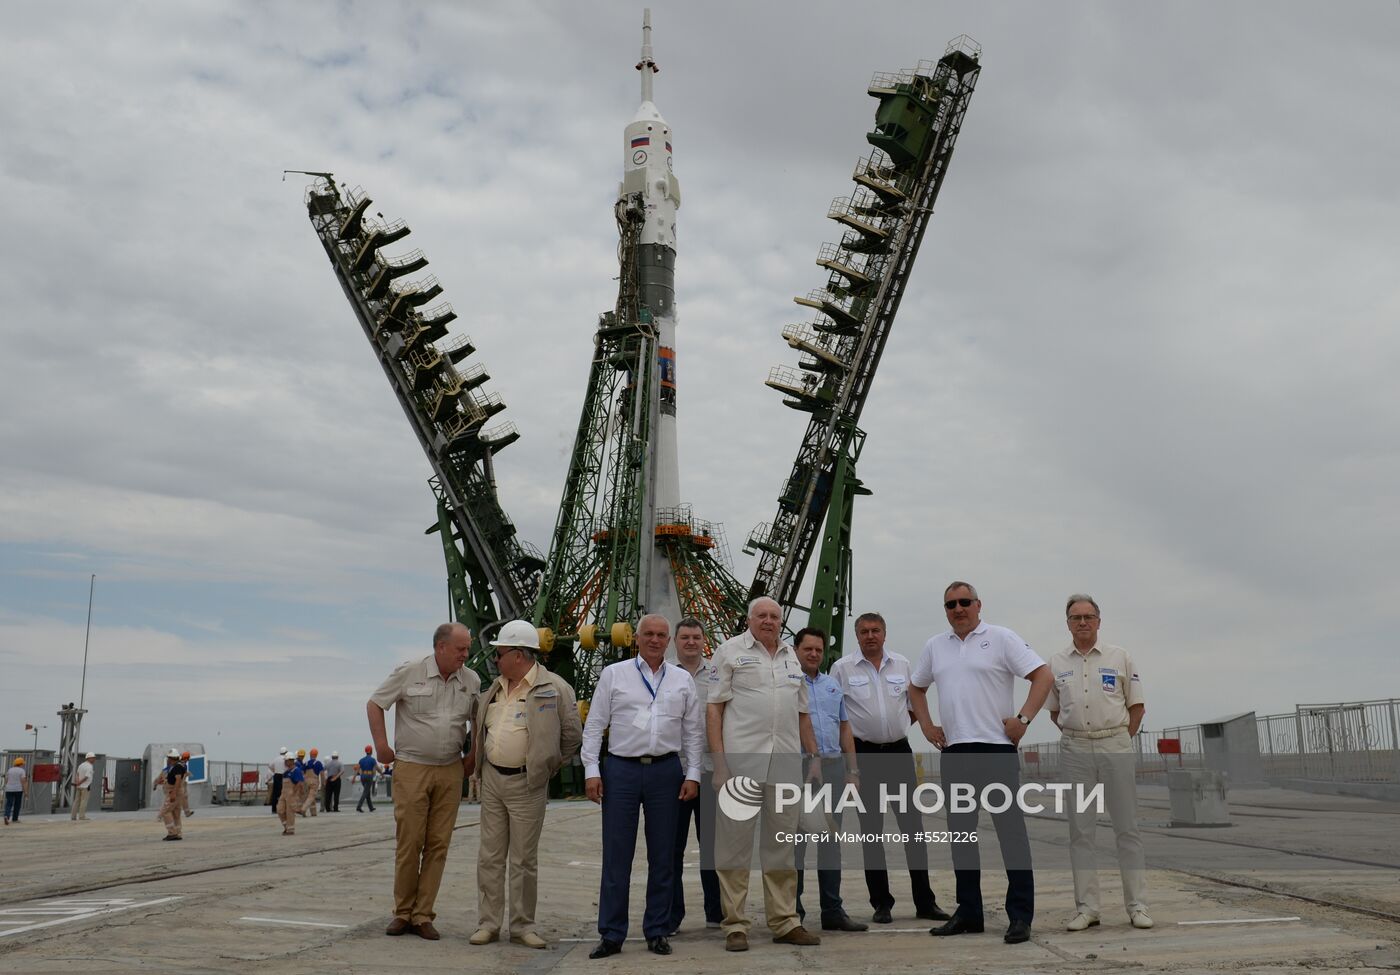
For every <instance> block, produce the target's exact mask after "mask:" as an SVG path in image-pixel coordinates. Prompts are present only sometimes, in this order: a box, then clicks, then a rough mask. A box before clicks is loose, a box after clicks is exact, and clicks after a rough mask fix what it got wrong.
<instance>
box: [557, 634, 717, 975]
mask: <svg viewBox="0 0 1400 975" xmlns="http://www.w3.org/2000/svg"><path fill="white" fill-rule="evenodd" d="M670 642H671V625H670V624H669V623H668V622H666V618H665V617H664V616H660V615H658V614H655V613H653V614H650V615H648V616H643V617H642V618H641V620H640V621H639V622H638V624H637V656H635V657H633V658H631V659H630V660H620V661H618V662H617V663H615V664H611V665H609V666H607V667H605V668H603V672H602V674H600V675H599V676H598V685H597V687H596V688H595V689H594V691H593V700H592V702H591V703H590V704H589V707H588V721H587V723H586V724H585V725H584V728H583V748H582V751H581V757H582V758H583V770H584V771H583V774H584V789H585V791H586V792H587V795H588V798H589V799H591V800H592V801H593V802H598V803H602V806H603V878H602V883H601V886H600V888H599V891H598V934H599V935H600V936H601V940H600V941H599V942H598V944H597V946H596V947H595V948H594V949H593V950H592V952H590V953H589V956H588V957H590V958H606V957H607V956H609V955H615V954H617V953H618V952H620V951H621V950H622V943H623V942H624V941H626V940H627V901H628V892H629V890H630V888H631V885H632V858H633V855H634V854H635V853H636V850H637V819H638V815H639V813H640V812H641V810H643V809H645V810H646V840H647V893H646V912H645V914H644V915H643V917H642V934H643V935H644V936H645V937H646V939H647V950H648V951H651V952H653V953H654V954H658V955H669V954H670V953H671V943H670V941H669V940H667V936H668V935H669V934H670V933H671V926H670V925H671V887H672V884H673V883H675V882H676V877H675V874H674V870H675V839H676V818H677V815H678V814H679V812H680V804H681V803H682V802H687V801H689V800H691V799H694V798H695V796H696V795H697V793H698V792H699V788H700V766H701V761H702V756H703V753H704V746H703V736H704V723H703V721H702V719H701V717H700V699H699V697H698V696H697V695H696V692H695V681H694V680H693V679H692V678H691V676H690V674H688V673H686V671H684V670H682V669H681V668H680V667H677V666H676V665H675V664H668V663H667V662H666V647H667V645H668V644H669V643H670ZM605 731H606V732H607V733H608V756H607V759H606V761H605V762H604V761H603V760H602V749H603V733H604V732H605ZM682 754H683V755H684V761H682V759H681V755H682Z"/></svg>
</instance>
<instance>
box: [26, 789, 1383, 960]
mask: <svg viewBox="0 0 1400 975" xmlns="http://www.w3.org/2000/svg"><path fill="white" fill-rule="evenodd" d="M1165 808H1166V802H1165V793H1164V792H1163V793H1162V794H1161V795H1157V794H1156V793H1154V792H1153V791H1152V790H1151V789H1144V790H1143V796H1142V803H1141V818H1142V822H1143V824H1144V829H1145V833H1144V835H1145V840H1146V843H1147V847H1148V855H1149V862H1150V863H1152V864H1153V865H1154V869H1153V870H1152V871H1151V877H1150V882H1149V883H1150V893H1151V904H1152V915H1153V917H1154V919H1155V920H1156V922H1157V926H1156V927H1155V928H1154V929H1152V930H1150V931H1139V930H1135V929H1133V928H1131V927H1130V926H1129V925H1128V922H1127V918H1126V917H1125V916H1124V913H1123V910H1122V907H1121V903H1119V901H1120V896H1121V895H1120V893H1119V888H1118V883H1117V877H1116V874H1115V873H1113V872H1111V871H1109V870H1105V871H1104V872H1103V874H1102V885H1103V902H1104V907H1105V911H1104V917H1103V925H1102V926H1101V927H1097V928H1092V929H1090V930H1089V931H1087V932H1084V933H1081V934H1069V933H1066V932H1065V931H1064V930H1063V925H1064V922H1065V921H1066V920H1067V919H1068V917H1069V916H1070V915H1071V914H1072V913H1073V895H1072V886H1071V883H1070V875H1069V871H1068V869H1067V866H1066V863H1067V860H1066V853H1065V836H1064V831H1065V826H1064V824H1063V822H1059V821H1056V820H1054V819H1050V818H1047V819H1044V820H1040V821H1035V822H1032V824H1031V827H1030V830H1031V835H1032V843H1033V850H1034V854H1035V857H1036V863H1037V869H1036V901H1037V916H1036V923H1035V926H1034V929H1033V935H1034V937H1033V940H1032V941H1031V943H1029V944H1024V945H1017V946H1008V945H1005V944H1003V943H1002V941H1001V937H1000V934H1001V932H1002V930H1003V929H1004V927H1005V919H1004V917H1003V916H1002V915H1001V912H1000V910H999V909H995V908H993V905H995V904H997V903H998V902H999V901H1000V898H1001V892H1002V884H1001V883H1000V882H999V878H998V876H997V875H996V874H995V873H994V872H993V871H992V870H988V871H986V872H984V878H983V885H984V892H985V894H986V897H987V902H988V905H989V911H990V913H989V916H988V918H987V922H988V923H987V933H986V934H983V935H965V936H961V937H957V938H950V939H933V938H930V937H929V936H928V934H927V930H928V926H929V923H928V922H926V921H923V922H921V921H917V920H916V919H914V918H913V916H912V907H911V905H910V904H909V901H908V896H907V895H908V880H907V877H899V876H896V877H895V881H894V891H895V896H896V897H897V898H899V899H900V903H898V904H897V905H896V907H895V923H894V924H892V925H890V926H888V927H882V926H874V929H873V930H871V931H870V932H868V933H864V934H833V933H826V934H825V935H824V936H823V943H822V945H821V946H820V947H815V948H800V949H799V948H790V947H786V946H778V945H774V944H772V943H771V942H770V940H769V936H768V934H767V932H766V930H765V928H764V927H763V921H762V903H761V894H759V885H758V883H757V878H756V877H755V882H754V893H755V894H756V895H758V896H755V897H751V898H750V912H751V914H752V916H753V918H754V926H753V929H752V930H751V932H750V939H751V943H752V949H751V950H750V951H749V952H748V953H747V954H742V955H741V954H732V953H726V952H725V951H724V949H723V938H722V936H721V934H720V932H719V931H715V930H707V929H706V928H705V927H704V925H703V918H701V917H700V916H699V911H698V909H699V903H700V890H699V880H698V875H697V873H696V870H695V867H694V866H691V867H690V868H689V869H688V870H687V872H686V877H685V881H686V897H687V902H688V904H690V905H691V910H692V913H691V915H690V916H689V917H688V918H687V920H686V923H685V924H684V925H683V928H682V931H681V933H680V934H679V935H678V936H677V937H676V938H674V939H673V942H672V943H673V947H674V948H675V953H674V954H673V955H671V956H670V957H666V958H661V957H657V956H655V955H652V954H650V953H649V952H647V951H646V950H645V945H644V944H643V943H642V942H640V941H629V942H628V943H627V945H626V948H625V950H624V951H623V953H622V954H621V955H618V956H614V957H613V958H611V959H608V960H607V961H605V962H593V961H589V960H588V957H587V955H588V951H589V949H590V948H591V947H592V945H593V944H594V943H595V942H596V940H597V934H596V928H595V922H596V910H597V894H598V872H599V848H600V840H599V830H600V818H599V813H598V809H597V807H595V806H593V805H592V804H590V803H587V802H558V803H552V804H551V806H550V809H549V814H548V819H547V821H546V826H545V834H544V839H543V841H542V848H541V852H540V905H539V913H538V917H539V924H538V928H537V930H538V931H539V933H540V934H541V935H542V936H544V937H545V938H546V939H547V940H548V941H549V942H550V946H549V948H548V949H547V950H543V951H534V950H531V949H528V948H523V947H518V946H514V945H511V944H508V943H497V944H492V945H488V946H485V947H471V946H469V945H468V944H467V938H468V937H469V936H470V935H471V933H472V931H473V930H474V929H475V927H476V923H475V922H476V870H475V865H476V844H477V807H476V806H475V805H466V804H464V805H463V806H462V807H461V810H460V813H459V816H458V829H457V832H456V834H455V836H454V839H453V846H452V851H451V853H450V855H449V860H448V868H447V875H446V877H445V879H444V882H443V887H442V891H441V894H440V895H439V898H438V920H437V927H438V928H439V930H440V931H441V932H442V935H443V939H442V940H441V941H439V942H427V941H423V940H421V939H419V938H417V937H415V936H412V935H408V936H404V937H400V938H387V937H385V936H384V934H383V929H384V925H385V924H386V923H387V922H388V920H389V916H390V913H389V912H390V905H391V901H392V898H391V889H392V883H393V880H392V856H393V813H392V807H391V806H389V805H387V804H383V805H381V806H380V810H379V811H378V812H376V813H374V814H369V813H365V814H356V813H355V812H354V809H353V805H347V806H344V807H343V808H342V811H341V812H339V813H336V814H326V813H323V814H321V815H320V816H319V817H317V818H315V819H303V820H299V822H298V826H297V833H296V835H295V836H290V837H283V836H282V835H280V827H279V826H278V823H277V820H276V818H275V817H274V816H272V815H271V814H270V813H269V812H268V811H267V810H266V809H265V808H262V807H248V808H245V807H233V808H211V809H201V810H199V812H198V813H197V815H195V816H194V817H193V818H192V819H190V820H188V821H187V822H186V826H185V837H186V838H185V840H184V841H182V842H180V843H165V842H161V836H162V835H163V829H162V828H161V827H160V826H159V825H158V824H156V823H155V822H154V821H153V814H151V813H150V812H142V813H121V814H113V813H101V814H94V815H93V818H92V821H91V822H88V823H72V822H70V821H69V820H68V818H67V817H66V816H59V817H44V816H38V817H30V816H26V817H24V819H23V820H22V821H21V823H19V824H18V825H11V826H8V827H4V828H3V829H2V830H0V972H16V973H19V972H23V973H26V975H31V973H32V975H43V973H53V972H88V973H91V972H142V973H148V972H180V973H187V972H188V973H205V972H238V971H253V970H259V969H262V968H263V967H264V965H265V964H267V963H271V964H272V965H274V966H275V970H276V971H277V972H278V973H279V975H295V973H301V972H307V973H311V972H343V971H357V972H358V971H365V972H411V973H414V975H426V973H431V972H438V971H442V972H447V971H453V972H456V971H460V970H463V969H467V970H470V971H472V972H488V973H491V972H502V973H505V972H521V973H531V972H545V971H551V970H558V971H561V972H566V971H573V972H614V973H622V972H632V971H642V970H645V971H649V972H655V971H665V970H668V969H669V970H674V971H677V972H680V971H684V972H687V973H695V975H700V973H707V972H733V971H754V972H764V973H768V972H772V973H778V972H804V971H807V970H810V969H812V968H814V967H816V966H821V967H822V968H824V969H825V970H828V971H833V972H846V971H862V972H864V971H881V972H898V971H919V972H927V971H930V970H932V971H957V972H987V973H1003V972H1005V973H1011V972H1016V973H1020V972H1114V971H1132V972H1134V973H1137V972H1173V973H1197V972H1221V971H1232V972H1251V973H1253V972H1258V973H1264V972H1296V971H1299V970H1302V969H1308V970H1313V971H1329V972H1331V971H1358V970H1362V969H1367V968H1369V969H1391V970H1396V969H1400V947H1397V935H1400V926H1397V923H1396V921H1394V920H1388V919H1386V918H1383V917H1379V916H1375V914H1365V913H1357V912H1356V910H1355V908H1363V909H1369V910H1371V911H1373V912H1376V913H1377V914H1384V915H1392V916H1395V917H1400V868H1397V866H1395V864H1396V863H1400V849H1397V843H1396V841H1395V836H1396V835H1397V830H1396V828H1395V827H1396V826H1397V825H1400V819H1396V818H1395V817H1396V815H1397V813H1398V812H1400V809H1397V808H1396V806H1395V805H1394V804H1384V803H1378V802H1371V801H1368V800H1358V799H1347V798H1344V797H1330V796H1316V795H1306V794H1303V793H1286V792H1282V791H1281V790H1261V791H1259V792H1257V793H1246V792H1242V791H1241V792H1237V793H1236V794H1235V795H1233V796H1232V811H1233V814H1234V818H1235V823H1236V825H1235V826H1233V827H1231V828H1229V829H1220V830H1210V831H1183V830H1172V829H1170V828H1169V827H1168V826H1167V825H1166V819H1167V818H1168V817H1167V815H1166V811H1165ZM930 825H932V826H935V827H936V826H938V824H937V823H935V822H934V821H932V820H930ZM1109 844H1110V839H1109V834H1108V832H1107V830H1106V829H1105V830H1101V839H1100V845H1101V848H1107V847H1108V846H1109ZM639 845H641V844H639ZM692 846H693V842H692ZM994 846H995V844H991V845H990V846H989V847H988V848H987V852H988V854H991V853H992V851H993V849H994ZM638 856H639V860H638V863H637V865H636V867H635V869H634V871H633V878H634V886H633V900H632V905H633V928H634V935H635V934H640V930H639V929H640V909H641V901H642V896H641V895H642V884H643V882H644V877H645V867H644V862H643V861H642V859H641V857H642V856H643V854H642V851H641V850H639V854H638ZM936 857H937V854H935V860H934V864H933V865H934V869H935V874H934V889H935V892H936V893H937V894H938V895H939V899H940V902H941V903H943V904H944V905H945V906H951V902H952V899H953V898H952V875H951V872H950V871H949V870H948V869H947V867H946V863H941V862H939V861H938V860H937V859H936ZM694 858H695V856H694V854H692V855H691V857H690V859H691V860H692V861H693V860H694ZM1159 865H1160V866H1159ZM992 866H993V867H994V866H995V865H994V864H993V865H992ZM809 879H811V880H814V879H815V878H811V877H809ZM1258 888H1267V890H1261V889H1258ZM1271 890H1276V891H1281V892H1285V893H1292V894H1301V895H1304V896H1307V897H1311V898H1313V899H1314V900H1313V901H1308V900H1300V899H1298V898H1297V897H1292V896H1285V893H1276V892H1270V891H1271ZM843 894H844V896H845V900H846V906H847V909H848V911H849V912H850V913H851V915H852V916H853V917H856V918H857V919H862V920H868V917H869V908H868V907H867V906H866V903H865V896H864V895H865V892H864V884H863V878H862V875H861V873H860V872H859V871H858V870H850V871H848V872H847V873H846V874H845V875H844V880H843ZM1319 900H1320V901H1331V902H1334V905H1349V906H1350V907H1351V908H1352V909H1345V908H1343V907H1338V906H1329V904H1326V903H1317V902H1315V901H1319Z"/></svg>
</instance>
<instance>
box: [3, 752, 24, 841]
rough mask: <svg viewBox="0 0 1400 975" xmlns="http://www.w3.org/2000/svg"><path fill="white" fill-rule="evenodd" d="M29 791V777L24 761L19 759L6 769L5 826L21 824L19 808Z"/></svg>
mask: <svg viewBox="0 0 1400 975" xmlns="http://www.w3.org/2000/svg"><path fill="white" fill-rule="evenodd" d="M28 791H29V776H28V775H27V774H26V773H25V771H24V759H22V758H17V759H15V761H14V764H13V765H11V766H10V767H9V768H7V769H5V825H6V826H8V825H10V823H11V822H16V823H17V822H19V807H20V803H22V802H23V801H24V794H25V793H26V792H28Z"/></svg>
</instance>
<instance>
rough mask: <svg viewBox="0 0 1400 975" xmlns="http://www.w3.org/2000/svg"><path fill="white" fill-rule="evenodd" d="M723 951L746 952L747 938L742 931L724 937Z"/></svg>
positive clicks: (747, 947)
mask: <svg viewBox="0 0 1400 975" xmlns="http://www.w3.org/2000/svg"><path fill="white" fill-rule="evenodd" d="M724 950H725V951H748V950H749V936H748V935H747V934H745V933H744V932H742V931H732V932H730V933H729V934H726V935H725V936H724Z"/></svg>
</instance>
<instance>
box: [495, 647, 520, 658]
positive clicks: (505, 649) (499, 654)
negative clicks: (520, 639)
mask: <svg viewBox="0 0 1400 975" xmlns="http://www.w3.org/2000/svg"><path fill="white" fill-rule="evenodd" d="M519 649H520V648H519V647H498V648H497V649H496V659H497V660H500V659H501V658H502V657H504V656H505V655H506V654H508V653H514V652H515V651H517V650H519Z"/></svg>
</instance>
